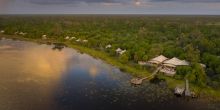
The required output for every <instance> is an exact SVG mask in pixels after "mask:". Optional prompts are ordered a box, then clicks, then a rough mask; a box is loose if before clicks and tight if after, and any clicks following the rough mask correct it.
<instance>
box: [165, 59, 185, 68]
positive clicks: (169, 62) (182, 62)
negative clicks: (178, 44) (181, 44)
mask: <svg viewBox="0 0 220 110" xmlns="http://www.w3.org/2000/svg"><path fill="white" fill-rule="evenodd" d="M163 64H164V65H167V66H173V67H175V66H187V65H189V62H187V61H185V60H180V59H178V58H176V57H174V58H172V59H170V60H167V61H164V63H163Z"/></svg>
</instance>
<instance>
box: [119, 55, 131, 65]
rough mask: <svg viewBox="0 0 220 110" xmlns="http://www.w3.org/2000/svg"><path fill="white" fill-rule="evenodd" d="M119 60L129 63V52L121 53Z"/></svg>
mask: <svg viewBox="0 0 220 110" xmlns="http://www.w3.org/2000/svg"><path fill="white" fill-rule="evenodd" d="M119 60H120V62H122V63H128V60H129V57H128V56H127V54H126V53H125V54H122V55H120V57H119Z"/></svg>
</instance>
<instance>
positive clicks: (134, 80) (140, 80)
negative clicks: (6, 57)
mask: <svg viewBox="0 0 220 110" xmlns="http://www.w3.org/2000/svg"><path fill="white" fill-rule="evenodd" d="M161 68H162V67H161V66H160V67H158V68H157V69H156V70H155V71H154V72H153V73H152V74H151V75H150V76H147V77H144V78H133V79H131V83H132V84H135V85H140V84H142V82H143V81H144V80H145V79H150V78H153V77H154V76H155V75H156V74H157V72H158V71H159V70H160V69H161Z"/></svg>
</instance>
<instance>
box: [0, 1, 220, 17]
mask: <svg viewBox="0 0 220 110" xmlns="http://www.w3.org/2000/svg"><path fill="white" fill-rule="evenodd" d="M0 14H190V15H191V14H192V15H194V14H197V15H220V0H0Z"/></svg>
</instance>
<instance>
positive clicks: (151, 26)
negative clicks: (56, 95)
mask: <svg viewBox="0 0 220 110" xmlns="http://www.w3.org/2000/svg"><path fill="white" fill-rule="evenodd" d="M0 30H4V31H5V34H9V35H14V34H15V32H24V33H27V34H26V35H24V37H27V38H33V39H41V36H42V35H47V37H48V39H56V40H58V41H61V42H65V37H66V36H70V37H75V38H77V39H79V38H80V39H85V40H88V42H87V43H82V42H76V41H75V40H72V41H69V42H71V43H73V44H76V45H81V46H85V47H89V48H92V49H95V50H98V51H103V52H106V53H107V54H109V56H111V57H113V58H116V59H117V60H118V61H119V62H121V63H123V64H127V65H131V66H134V67H135V68H138V69H146V68H145V67H141V66H139V65H138V64H137V62H138V61H147V60H149V59H151V58H153V57H155V56H158V55H161V54H162V55H164V56H166V57H168V58H172V57H177V58H179V59H182V60H187V61H189V62H190V63H191V65H190V66H189V67H179V68H177V75H176V76H175V77H174V78H176V79H181V80H182V79H184V78H186V77H187V78H189V80H190V82H191V83H194V84H197V85H199V86H205V85H209V86H211V87H213V88H218V89H219V88H220V87H219V85H220V16H156V15H155V16H144V15H123V16H117V15H111V16H110V15H78V16H76V15H75V16H71V15H65V16H61V15H51V16H44V15H42V16H39V15H38V16H31V15H26V16H15V15H7V16H6V15H5V16H3V15H2V16H0ZM109 44H111V45H112V48H109V49H106V48H105V47H106V45H109ZM117 48H121V49H126V50H127V52H126V53H125V54H123V55H120V56H119V55H117V54H116V53H115V50H116V49H117ZM199 63H202V64H205V65H206V68H202V67H201V66H200V65H199ZM146 71H147V70H146Z"/></svg>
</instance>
